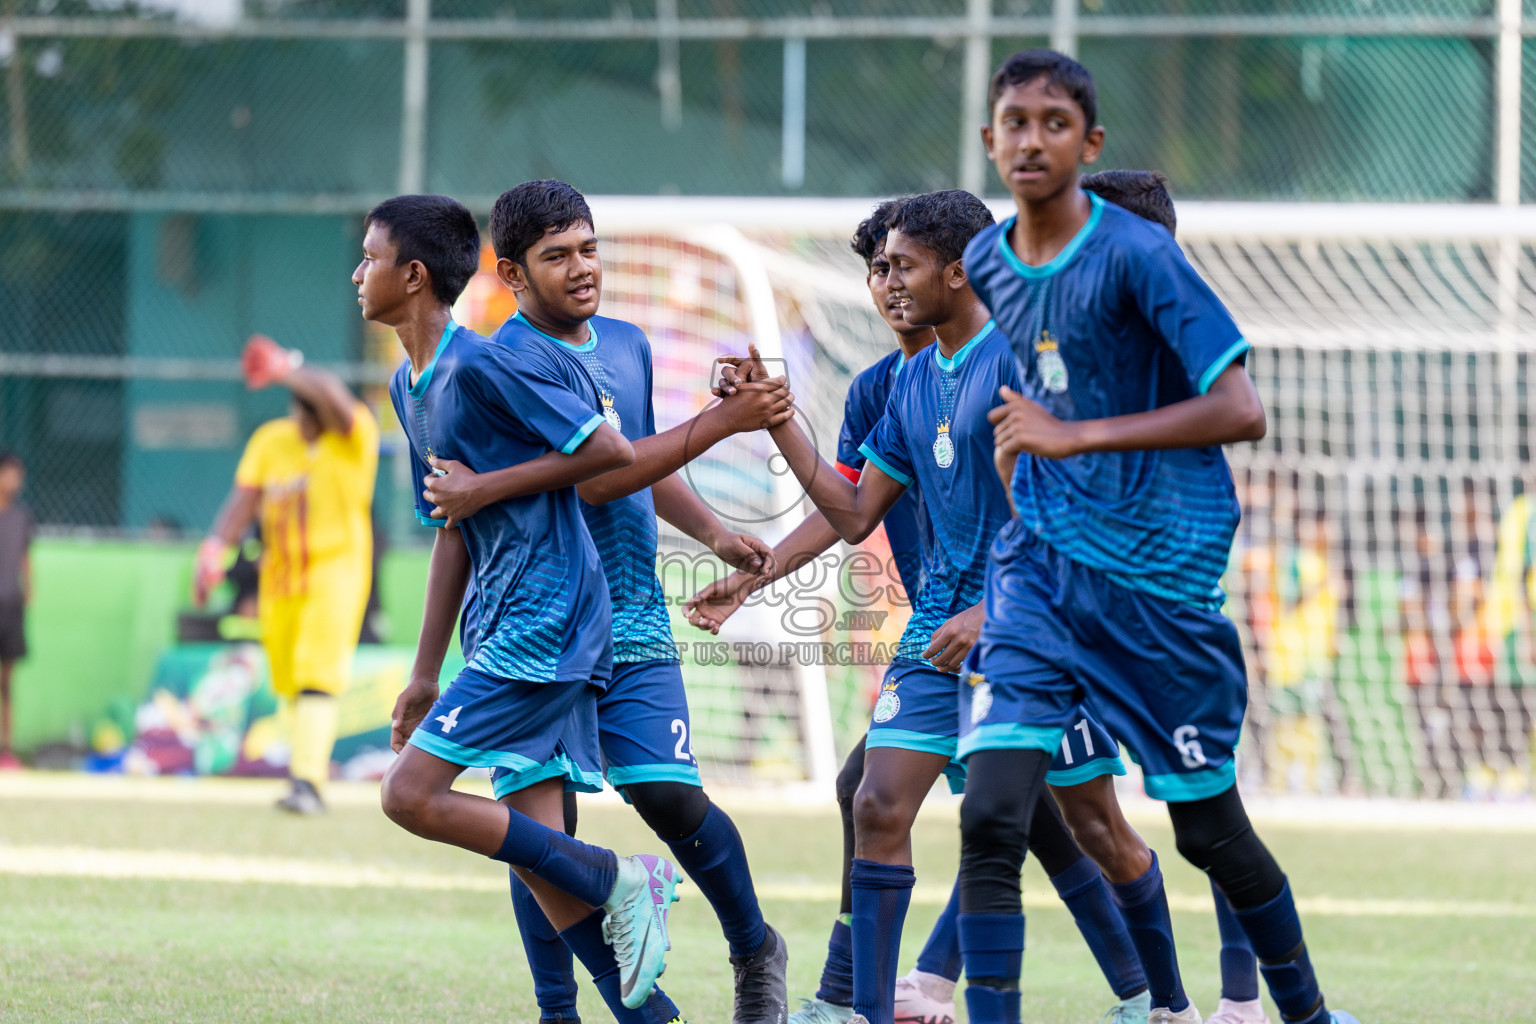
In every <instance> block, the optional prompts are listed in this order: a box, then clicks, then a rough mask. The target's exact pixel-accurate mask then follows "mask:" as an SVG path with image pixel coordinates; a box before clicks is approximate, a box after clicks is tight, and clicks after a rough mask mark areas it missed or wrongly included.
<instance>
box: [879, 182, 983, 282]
mask: <svg viewBox="0 0 1536 1024" xmlns="http://www.w3.org/2000/svg"><path fill="white" fill-rule="evenodd" d="M991 226H992V211H991V210H989V209H987V204H986V203H984V202H982V201H981V200H980V199H977V198H976V197H975V196H973V195H971V194H970V193H969V192H967V191H966V190H965V189H963V188H949V189H945V190H944V191H942V192H927V193H924V194H923V195H920V196H912V197H911V198H910V199H908V200H906V202H904V203H902V204H901V206H900V207H898V208H897V210H896V212H895V213H894V214H893V215H892V216H891V219H890V220H889V221H887V222H886V225H885V227H886V230H888V231H900V232H901V233H902V234H904V235H907V236H909V237H911V238H912V239H913V240H915V241H916V242H917V243H918V244H919V245H921V246H923V247H924V248H926V249H928V250H930V251H932V253H933V254H934V255H935V256H937V257H938V259H939V263H940V265H942V266H947V265H949V264H951V263H953V262H954V261H955V260H957V259H959V258H960V257H961V255H962V254H964V252H965V247H966V245H967V244H969V243H970V240H971V239H973V238H975V237H976V236H977V235H978V234H980V233H981V232H982V231H983V230H985V229H986V228H988V227H991Z"/></svg>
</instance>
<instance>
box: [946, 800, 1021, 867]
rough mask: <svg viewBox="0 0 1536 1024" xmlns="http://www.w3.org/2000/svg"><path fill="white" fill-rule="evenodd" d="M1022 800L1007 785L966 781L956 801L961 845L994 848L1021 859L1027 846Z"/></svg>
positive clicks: (975, 847)
mask: <svg viewBox="0 0 1536 1024" xmlns="http://www.w3.org/2000/svg"><path fill="white" fill-rule="evenodd" d="M979 781H980V780H977V782H979ZM1022 803H1023V801H1022V799H1021V797H1020V795H1019V794H1018V793H1016V792H1012V791H1010V788H1009V787H1007V786H998V785H986V784H979V785H978V784H976V783H973V782H968V783H967V785H966V790H965V799H964V800H962V801H961V802H960V842H961V846H962V847H963V848H969V849H990V850H996V851H999V852H1003V853H1006V854H1007V856H1008V857H1009V858H1010V859H1012V858H1015V857H1016V858H1017V859H1018V860H1019V861H1020V862H1022V861H1023V860H1024V851H1025V848H1026V847H1027V846H1028V845H1029V817H1028V813H1029V812H1028V811H1027V810H1026V809H1025V808H1024V807H1023V806H1022Z"/></svg>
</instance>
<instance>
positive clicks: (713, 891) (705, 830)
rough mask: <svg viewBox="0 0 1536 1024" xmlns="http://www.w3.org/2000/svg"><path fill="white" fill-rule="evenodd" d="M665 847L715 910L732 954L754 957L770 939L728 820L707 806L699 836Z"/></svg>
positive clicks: (742, 850) (733, 827)
mask: <svg viewBox="0 0 1536 1024" xmlns="http://www.w3.org/2000/svg"><path fill="white" fill-rule="evenodd" d="M673 834H674V835H675V834H676V833H673ZM667 846H668V847H670V848H671V850H672V855H673V856H674V857H676V858H677V863H678V866H679V867H681V868H682V869H683V874H684V875H686V876H687V878H688V880H689V881H690V882H692V883H693V884H694V885H696V886H698V889H699V891H700V892H702V893H703V894H704V898H705V899H707V900H709V905H710V906H712V907H714V908H715V916H717V917H718V918H720V930H721V931H723V932H724V933H725V940H726V942H728V943H729V944H730V947H731V955H732V956H736V957H743V956H751V955H752V954H753V953H756V952H757V950H758V947H760V946H761V945H762V944H763V940H764V939H766V938H767V937H768V926H767V925H766V924H765V923H764V922H763V912H762V911H761V910H760V909H759V908H758V905H757V891H756V890H755V889H753V888H752V871H751V869H750V868H749V867H748V866H747V851H746V849H745V848H744V847H743V846H742V844H741V833H739V832H737V831H736V825H735V824H734V823H733V822H732V821H731V819H730V816H729V815H727V814H726V813H725V812H724V811H722V810H721V809H720V808H718V807H716V806H715V805H714V804H710V805H709V810H708V811H706V812H705V814H704V823H703V824H702V825H700V826H699V829H698V831H697V832H695V833H694V834H693V835H691V836H688V837H687V838H686V839H680V840H678V841H677V842H675V843H668V844H667Z"/></svg>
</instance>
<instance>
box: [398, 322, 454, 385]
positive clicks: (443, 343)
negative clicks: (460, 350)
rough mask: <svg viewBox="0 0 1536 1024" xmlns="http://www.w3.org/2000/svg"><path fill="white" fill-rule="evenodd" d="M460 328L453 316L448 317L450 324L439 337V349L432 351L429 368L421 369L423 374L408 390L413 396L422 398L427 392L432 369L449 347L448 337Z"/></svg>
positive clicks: (430, 381)
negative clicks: (444, 350)
mask: <svg viewBox="0 0 1536 1024" xmlns="http://www.w3.org/2000/svg"><path fill="white" fill-rule="evenodd" d="M458 329H459V325H458V324H456V323H454V322H453V317H449V318H448V324H447V326H445V327H444V328H443V336H442V337H441V338H438V339H437V351H436V352H433V353H432V361H431V362H430V363H428V364H427V368H426V369H425V370H422V371H421V376H420V377H417V378H416V383H415V384H412V385H411V386H410V387H409V388H408V389H407V390H408V391H409V392H410V396H411V397H412V398H420V397H421V396H422V395H424V394H426V393H427V385H428V384H431V383H432V371H433V370H435V369H437V360H438V357H439V356H441V355H442V354H443V349H445V348H447V347H448V339H450V338H452V337H453V332H454V331H456V330H458Z"/></svg>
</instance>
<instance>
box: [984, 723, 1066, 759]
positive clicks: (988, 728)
mask: <svg viewBox="0 0 1536 1024" xmlns="http://www.w3.org/2000/svg"><path fill="white" fill-rule="evenodd" d="M1065 731H1066V730H1064V729H1060V728H1051V727H1049V726H1043V725H1020V724H1019V723H1017V722H994V723H991V724H989V725H979V726H977V727H976V728H974V729H972V730H971V731H970V732H968V733H966V734H965V735H964V736H963V737H961V739H960V751H959V757H960V760H962V761H963V760H965V759H966V758H968V757H970V756H971V755H972V754H974V753H976V752H977V751H978V750H1043V751H1045V752H1046V753H1047V754H1054V753H1055V752H1056V751H1057V750H1059V749H1060V748H1061V737H1062V735H1063V734H1064V733H1065Z"/></svg>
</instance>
